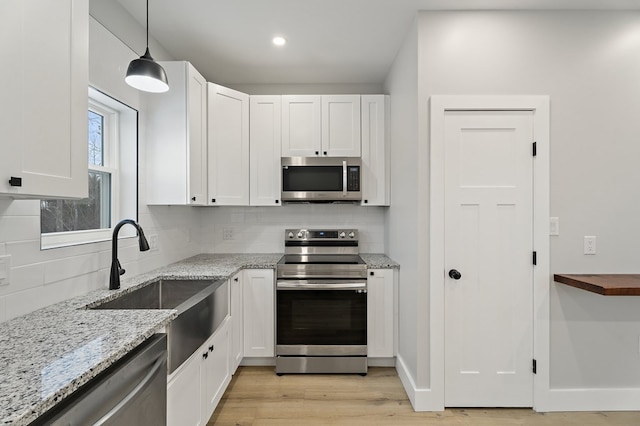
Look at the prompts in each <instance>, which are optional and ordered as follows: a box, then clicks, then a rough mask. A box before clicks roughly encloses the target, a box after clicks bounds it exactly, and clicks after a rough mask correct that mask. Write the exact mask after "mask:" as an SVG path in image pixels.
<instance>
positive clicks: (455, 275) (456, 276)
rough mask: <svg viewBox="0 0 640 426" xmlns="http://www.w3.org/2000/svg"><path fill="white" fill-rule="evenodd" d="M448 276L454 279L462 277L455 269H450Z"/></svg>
mask: <svg viewBox="0 0 640 426" xmlns="http://www.w3.org/2000/svg"><path fill="white" fill-rule="evenodd" d="M449 277H450V278H453V279H454V280H459V279H460V278H462V274H461V273H460V272H458V270H457V269H451V270H450V271H449Z"/></svg>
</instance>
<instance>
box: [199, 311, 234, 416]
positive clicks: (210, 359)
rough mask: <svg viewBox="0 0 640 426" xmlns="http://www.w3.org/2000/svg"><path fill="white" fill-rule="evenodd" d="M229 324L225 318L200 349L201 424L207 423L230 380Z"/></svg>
mask: <svg viewBox="0 0 640 426" xmlns="http://www.w3.org/2000/svg"><path fill="white" fill-rule="evenodd" d="M229 324H230V322H229V321H228V320H227V321H225V322H224V325H223V326H222V327H221V329H219V330H218V331H217V332H216V334H214V335H213V337H212V338H211V339H209V341H208V342H207V343H206V344H205V346H206V347H204V348H203V349H202V355H201V357H202V366H203V369H202V371H201V372H200V377H201V378H202V379H204V383H202V386H201V390H202V396H203V404H202V424H207V422H208V421H209V418H210V417H211V415H212V414H213V412H214V411H215V409H216V406H217V405H218V402H220V399H221V398H222V395H223V394H224V391H225V389H227V385H228V384H229V382H230V381H231V371H230V370H229Z"/></svg>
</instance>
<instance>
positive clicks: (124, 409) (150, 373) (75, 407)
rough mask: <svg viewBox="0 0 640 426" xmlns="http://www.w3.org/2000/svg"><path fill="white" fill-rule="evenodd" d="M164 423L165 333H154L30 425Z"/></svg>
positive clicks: (165, 391) (165, 401)
mask: <svg viewBox="0 0 640 426" xmlns="http://www.w3.org/2000/svg"><path fill="white" fill-rule="evenodd" d="M166 424H167V336H166V334H156V335H154V336H152V337H150V338H149V339H147V340H146V341H145V342H144V343H142V344H140V345H139V346H138V347H137V348H135V349H134V350H133V351H131V352H130V353H129V354H127V355H126V356H125V357H124V358H123V359H121V360H120V361H118V362H117V363H116V364H115V365H112V366H111V367H109V368H108V369H107V370H106V371H104V372H103V373H101V374H100V375H98V376H97V377H96V378H94V379H93V380H91V381H90V382H89V383H87V384H86V385H85V386H83V387H81V388H80V389H78V390H77V391H76V392H74V393H73V395H71V396H70V397H69V399H68V401H63V402H62V403H61V404H60V405H59V406H57V407H54V408H53V409H52V410H50V411H48V412H47V413H45V414H44V415H43V416H41V417H39V418H38V419H37V420H35V421H34V422H33V423H32V425H56V426H62V425H65V426H67V425H118V426H126V425H136V426H144V425H149V426H158V425H166Z"/></svg>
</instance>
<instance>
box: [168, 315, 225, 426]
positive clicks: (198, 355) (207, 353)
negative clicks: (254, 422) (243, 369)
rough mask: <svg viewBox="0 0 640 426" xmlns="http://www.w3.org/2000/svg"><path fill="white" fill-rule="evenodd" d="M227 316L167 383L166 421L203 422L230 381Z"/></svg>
mask: <svg viewBox="0 0 640 426" xmlns="http://www.w3.org/2000/svg"><path fill="white" fill-rule="evenodd" d="M229 324H230V322H229V319H227V320H225V321H224V322H223V323H222V324H221V325H220V327H219V328H218V330H217V331H216V332H215V334H213V335H212V336H211V337H210V338H209V339H208V340H207V341H206V342H205V343H204V344H203V345H202V346H200V348H198V350H196V351H195V353H194V354H193V355H192V356H191V358H189V359H188V360H187V361H185V362H184V364H182V366H180V367H179V368H178V369H177V370H176V371H175V372H174V373H173V374H172V375H171V376H169V380H168V383H167V424H168V425H169V426H192V425H194V426H195V425H206V424H207V422H208V421H209V418H210V417H211V415H212V414H213V412H214V410H215V408H216V405H218V402H220V398H222V395H223V394H224V391H225V389H226V388H227V385H228V384H229V382H230V381H231V373H230V370H229Z"/></svg>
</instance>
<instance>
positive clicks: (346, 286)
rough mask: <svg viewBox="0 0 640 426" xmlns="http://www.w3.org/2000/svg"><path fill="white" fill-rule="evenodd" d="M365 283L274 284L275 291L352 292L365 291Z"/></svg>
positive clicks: (284, 282)
mask: <svg viewBox="0 0 640 426" xmlns="http://www.w3.org/2000/svg"><path fill="white" fill-rule="evenodd" d="M366 288H367V283H366V282H361V283H358V282H350V283H326V284H322V283H308V282H307V283H297V282H295V281H280V282H278V283H276V290H354V289H366Z"/></svg>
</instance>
